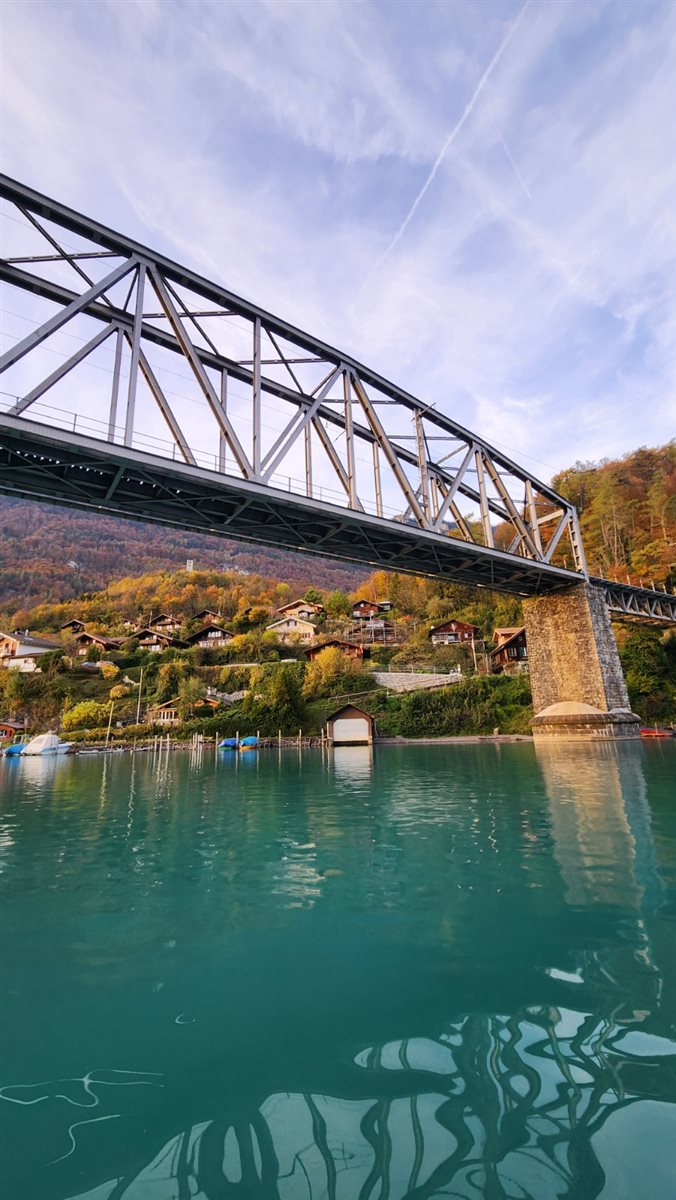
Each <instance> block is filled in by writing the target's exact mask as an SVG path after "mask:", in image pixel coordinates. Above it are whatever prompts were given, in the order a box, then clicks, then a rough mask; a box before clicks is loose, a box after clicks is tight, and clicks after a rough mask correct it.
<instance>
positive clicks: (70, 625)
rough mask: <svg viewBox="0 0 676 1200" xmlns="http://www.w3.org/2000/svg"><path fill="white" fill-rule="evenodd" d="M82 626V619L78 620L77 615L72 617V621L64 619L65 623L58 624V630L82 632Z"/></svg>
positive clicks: (61, 631)
mask: <svg viewBox="0 0 676 1200" xmlns="http://www.w3.org/2000/svg"><path fill="white" fill-rule="evenodd" d="M84 627H85V623H84V621H80V620H78V618H77V617H73V619H72V621H66V623H65V625H60V626H59V632H60V633H66V632H68V631H70V633H82V630H83V629H84Z"/></svg>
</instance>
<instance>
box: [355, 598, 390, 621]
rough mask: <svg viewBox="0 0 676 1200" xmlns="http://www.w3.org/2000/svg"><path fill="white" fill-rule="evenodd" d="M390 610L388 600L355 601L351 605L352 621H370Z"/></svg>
mask: <svg viewBox="0 0 676 1200" xmlns="http://www.w3.org/2000/svg"><path fill="white" fill-rule="evenodd" d="M391 608H392V603H391V601H390V600H355V602H354V604H353V605H352V619H353V620H354V621H372V620H374V618H376V617H378V616H380V614H381V613H385V612H390V610H391Z"/></svg>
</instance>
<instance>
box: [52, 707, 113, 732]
mask: <svg viewBox="0 0 676 1200" xmlns="http://www.w3.org/2000/svg"><path fill="white" fill-rule="evenodd" d="M109 716H110V705H108V704H98V703H97V702H96V700H82V701H81V702H80V704H76V705H74V707H73V708H69V709H68V711H67V712H66V713H64V715H63V718H62V720H61V728H62V729H95V728H97V727H98V726H102V725H105V724H106V722H107V721H108V718H109Z"/></svg>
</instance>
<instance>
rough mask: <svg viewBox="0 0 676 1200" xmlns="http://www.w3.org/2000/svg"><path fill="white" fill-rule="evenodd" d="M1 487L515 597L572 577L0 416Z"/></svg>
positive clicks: (412, 529)
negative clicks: (447, 580) (476, 586)
mask: <svg viewBox="0 0 676 1200" xmlns="http://www.w3.org/2000/svg"><path fill="white" fill-rule="evenodd" d="M0 492H1V493H3V494H5V495H10V496H19V497H23V498H29V499H34V500H46V501H49V502H51V503H57V504H62V505H67V506H70V507H77V508H80V509H90V510H93V511H95V512H103V513H107V514H109V515H113V516H120V517H127V518H131V519H134V520H139V521H150V522H154V523H158V524H164V525H170V526H175V527H179V528H181V529H193V530H195V531H199V532H202V533H211V534H216V535H218V536H221V537H228V538H233V539H236V540H241V541H247V542H257V543H259V544H262V545H266V546H273V547H277V548H284V549H288V550H295V551H297V550H302V551H306V552H310V553H313V554H316V555H321V556H322V557H327V558H338V559H342V560H344V561H349V562H357V563H364V564H368V565H370V566H373V567H378V568H384V569H388V570H394V571H402V572H407V573H413V574H418V575H427V576H434V577H442V578H444V577H445V578H452V579H454V580H456V581H458V582H463V583H468V584H474V585H477V584H478V585H482V586H484V587H489V588H495V589H497V590H500V591H507V592H511V593H516V594H520V595H535V594H538V593H541V592H547V591H552V590H558V589H561V588H564V587H569V586H571V585H572V584H575V583H578V582H579V576H578V575H576V574H574V573H573V572H571V571H566V570H562V569H560V568H557V567H552V566H550V565H549V564H543V563H538V562H536V561H532V560H529V559H526V558H520V559H518V560H515V557H514V555H508V554H504V553H501V552H499V551H496V550H491V551H490V552H488V551H487V550H486V549H485V548H484V547H482V546H477V545H476V544H473V543H467V542H465V541H462V540H460V539H459V538H454V537H448V536H444V535H441V534H432V533H429V532H427V531H425V530H420V529H419V528H417V527H413V526H409V525H407V524H403V523H398V522H395V521H392V520H387V519H384V518H378V517H375V516H370V515H368V514H364V513H359V512H355V511H353V510H348V509H341V508H339V507H338V506H330V505H327V504H326V503H325V502H322V503H320V502H319V501H316V500H311V499H306V498H304V497H301V496H298V495H296V494H289V495H287V494H285V493H284V492H280V491H277V490H274V489H271V488H270V487H261V486H258V485H256V484H254V483H251V482H248V481H244V480H242V479H238V478H235V477H232V476H224V475H220V474H216V473H215V472H210V471H206V470H204V469H202V468H195V467H192V466H187V465H186V464H183V463H181V462H174V461H172V460H170V459H163V458H159V457H155V456H151V455H147V454H144V453H141V452H139V451H134V450H129V449H127V448H124V447H122V446H115V445H111V444H103V443H100V442H99V443H98V444H97V441H96V440H95V439H91V438H84V437H80V436H78V435H72V434H68V433H67V432H66V431H64V430H60V429H54V430H47V429H46V428H45V427H44V426H40V425H36V424H33V423H31V422H28V421H26V420H25V419H21V420H19V421H17V420H13V419H12V418H8V417H0Z"/></svg>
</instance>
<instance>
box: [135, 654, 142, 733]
mask: <svg viewBox="0 0 676 1200" xmlns="http://www.w3.org/2000/svg"><path fill="white" fill-rule="evenodd" d="M142 691H143V667H141V675H140V677H139V681H138V703H137V705H136V724H137V725H139V724H140V721H141V692H142Z"/></svg>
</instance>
